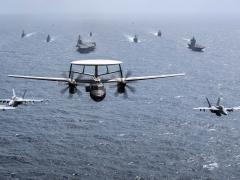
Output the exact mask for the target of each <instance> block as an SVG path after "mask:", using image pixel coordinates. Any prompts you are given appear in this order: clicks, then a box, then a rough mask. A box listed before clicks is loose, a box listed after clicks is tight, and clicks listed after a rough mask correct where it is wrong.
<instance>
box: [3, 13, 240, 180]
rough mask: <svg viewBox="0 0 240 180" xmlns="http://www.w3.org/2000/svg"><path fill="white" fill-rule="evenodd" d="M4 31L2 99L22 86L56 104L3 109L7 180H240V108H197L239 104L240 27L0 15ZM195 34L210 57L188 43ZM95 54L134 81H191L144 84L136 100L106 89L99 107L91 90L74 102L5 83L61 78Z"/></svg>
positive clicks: (46, 90) (55, 91) (48, 88)
mask: <svg viewBox="0 0 240 180" xmlns="http://www.w3.org/2000/svg"><path fill="white" fill-rule="evenodd" d="M0 27H1V28H0V64H1V65H0V84H1V86H0V98H9V97H11V96H12V91H11V89H12V88H15V90H16V93H17V95H19V96H21V95H22V93H23V92H24V90H25V89H27V94H26V97H28V98H32V97H34V98H45V99H48V100H49V102H47V103H42V104H33V105H27V106H25V105H24V106H19V107H18V108H17V109H16V110H9V111H4V112H3V111H1V112H0V179H91V180H92V179H133V180H134V179H137V180H140V179H176V180H178V179H184V180H185V179H199V180H200V179H203V180H204V179H216V180H219V179H223V180H226V179H240V171H239V170H240V119H239V117H240V112H233V113H230V114H229V115H228V116H222V117H217V116H215V115H214V114H211V113H208V112H205V113H204V112H199V111H194V110H193V109H192V108H193V107H198V106H206V105H207V103H206V101H205V97H208V98H209V99H210V100H211V102H212V103H216V100H217V98H218V97H222V98H223V100H222V103H223V105H224V106H229V107H231V106H238V105H240V66H239V65H240V62H239V61H240V51H239V47H240V25H239V24H235V23H234V22H227V21H223V22H220V23H208V22H204V21H203V22H201V23H197V22H187V23H181V22H168V21H164V22H162V21H148V22H144V21H138V22H131V21H124V20H122V21H120V20H119V21H114V20H112V21H111V20H105V21H104V20H101V21H94V20H91V21H90V20H89V21H88V20H66V19H65V20H60V19H59V20H56V21H53V20H43V19H38V18H35V19H34V18H30V17H24V18H21V17H6V16H2V17H0ZM23 29H24V30H25V32H26V33H27V36H26V37H25V38H23V39H21V37H20V36H21V31H22V30H23ZM159 29H160V30H161V31H162V37H160V38H159V37H157V36H155V35H154V33H156V32H157V31H158V30H159ZM90 31H92V32H93V37H89V32H90ZM47 34H50V35H51V37H52V38H53V39H52V41H51V42H50V43H46V42H45V39H46V36H47ZM78 34H81V36H82V38H83V40H93V41H96V43H97V49H96V51H95V52H92V53H89V54H80V53H78V52H77V51H76V49H75V45H76V41H77V37H78ZM134 34H137V35H138V37H139V39H140V43H137V44H135V43H132V42H131V41H132V37H133V36H134ZM193 35H194V36H195V38H196V40H197V42H198V43H199V44H202V45H204V46H206V50H205V52H203V53H198V52H193V51H191V50H189V49H188V48H187V47H186V44H187V41H186V39H190V38H191V37H192V36H193ZM94 58H106V59H118V60H121V61H123V62H124V64H123V69H124V72H126V71H127V70H131V71H132V74H133V75H135V76H142V75H155V74H165V73H181V72H185V73H186V76H185V77H176V78H170V79H159V80H149V81H141V82H137V83H135V84H133V85H134V86H135V88H136V93H134V94H133V93H131V92H129V93H128V96H129V98H128V99H124V98H123V97H122V96H120V95H119V96H117V97H115V96H114V92H115V89H112V88H109V87H108V86H107V85H106V87H107V96H106V98H105V99H104V101H102V102H99V103H96V102H94V101H92V100H91V98H90V97H89V94H88V93H86V92H84V87H80V90H81V91H82V95H81V96H78V95H74V96H73V98H71V99H70V98H68V94H67V93H66V94H64V95H62V94H61V93H60V91H61V89H63V88H64V86H62V85H59V84H58V83H55V82H45V81H32V80H21V79H13V78H8V77H7V75H8V74H21V75H41V76H54V77H58V76H61V75H62V73H63V72H64V71H68V69H69V64H70V62H71V61H73V60H77V59H94Z"/></svg>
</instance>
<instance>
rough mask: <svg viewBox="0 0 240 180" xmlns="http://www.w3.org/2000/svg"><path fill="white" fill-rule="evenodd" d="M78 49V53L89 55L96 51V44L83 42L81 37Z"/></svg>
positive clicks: (79, 37)
mask: <svg viewBox="0 0 240 180" xmlns="http://www.w3.org/2000/svg"><path fill="white" fill-rule="evenodd" d="M76 47H77V51H78V52H80V53H89V52H91V51H94V50H95V48H96V42H83V41H82V39H81V36H80V35H79V36H78V41H77V45H76Z"/></svg>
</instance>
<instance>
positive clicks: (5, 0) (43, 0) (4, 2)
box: [0, 0, 240, 16]
mask: <svg viewBox="0 0 240 180" xmlns="http://www.w3.org/2000/svg"><path fill="white" fill-rule="evenodd" d="M239 9H240V0H0V13H2V14H19V13H20V14H50V13H51V14H86V15H88V14H89V15H91V16H92V15H96V14H113V15H114V14H116V15H117V14H128V15H140V14H142V15H147V14H163V15H164V14H165V15H172V16H174V15H188V14H194V15H203V16H204V15H213V16H221V15H224V16H225V15H228V16H234V15H238V16H239V15H240V10H239Z"/></svg>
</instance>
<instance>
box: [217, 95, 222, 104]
mask: <svg viewBox="0 0 240 180" xmlns="http://www.w3.org/2000/svg"><path fill="white" fill-rule="evenodd" d="M220 101H221V98H220V97H219V98H218V100H217V106H219V105H220Z"/></svg>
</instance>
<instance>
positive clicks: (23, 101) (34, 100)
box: [16, 99, 44, 103]
mask: <svg viewBox="0 0 240 180" xmlns="http://www.w3.org/2000/svg"><path fill="white" fill-rule="evenodd" d="M43 101H44V100H43V99H21V100H19V101H16V102H22V103H34V102H43Z"/></svg>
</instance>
